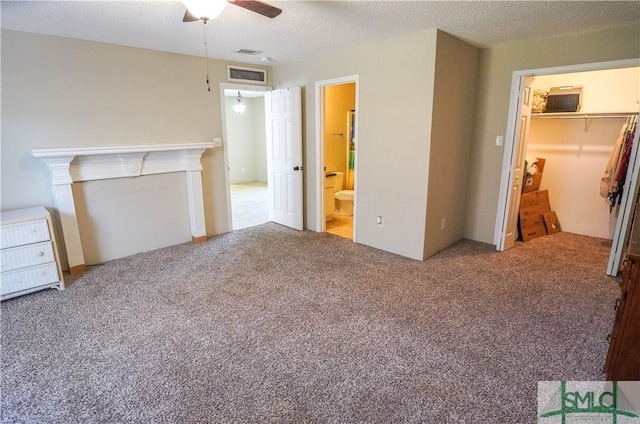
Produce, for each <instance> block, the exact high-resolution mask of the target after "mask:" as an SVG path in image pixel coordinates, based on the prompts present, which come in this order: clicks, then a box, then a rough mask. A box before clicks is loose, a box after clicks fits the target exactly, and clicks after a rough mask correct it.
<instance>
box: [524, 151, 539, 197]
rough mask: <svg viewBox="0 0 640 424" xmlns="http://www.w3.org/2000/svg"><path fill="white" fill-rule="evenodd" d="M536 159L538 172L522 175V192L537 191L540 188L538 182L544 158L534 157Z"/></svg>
mask: <svg viewBox="0 0 640 424" xmlns="http://www.w3.org/2000/svg"><path fill="white" fill-rule="evenodd" d="M536 159H537V160H538V162H537V163H538V172H537V173H536V175H527V174H525V176H524V181H522V192H523V193H531V192H532V191H538V190H539V189H540V183H541V182H542V172H543V171H544V163H545V160H544V159H542V158H536Z"/></svg>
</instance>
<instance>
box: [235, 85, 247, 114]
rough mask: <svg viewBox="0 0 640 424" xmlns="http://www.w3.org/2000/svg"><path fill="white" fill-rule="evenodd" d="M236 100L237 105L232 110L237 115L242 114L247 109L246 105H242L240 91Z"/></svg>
mask: <svg viewBox="0 0 640 424" xmlns="http://www.w3.org/2000/svg"><path fill="white" fill-rule="evenodd" d="M236 100H237V102H238V103H236V104H235V105H233V110H235V111H236V112H238V113H242V112H244V110H245V109H246V108H247V105H245V104H244V103H242V94H240V90H238V97H236Z"/></svg>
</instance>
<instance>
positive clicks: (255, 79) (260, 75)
mask: <svg viewBox="0 0 640 424" xmlns="http://www.w3.org/2000/svg"><path fill="white" fill-rule="evenodd" d="M227 80H228V81H234V82H250V83H253V84H262V85H266V84H267V70H266V69H253V68H242V67H240V66H231V65H227Z"/></svg>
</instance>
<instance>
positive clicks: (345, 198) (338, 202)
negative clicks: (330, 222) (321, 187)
mask: <svg viewBox="0 0 640 424" xmlns="http://www.w3.org/2000/svg"><path fill="white" fill-rule="evenodd" d="M336 174H337V179H336V184H335V188H336V191H335V194H334V195H333V197H334V199H335V213H336V214H337V215H343V216H353V190H342V183H343V181H344V173H342V172H336Z"/></svg>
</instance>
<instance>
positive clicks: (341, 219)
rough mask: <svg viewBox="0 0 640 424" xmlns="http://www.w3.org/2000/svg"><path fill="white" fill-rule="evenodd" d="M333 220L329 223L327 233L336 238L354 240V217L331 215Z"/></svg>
mask: <svg viewBox="0 0 640 424" xmlns="http://www.w3.org/2000/svg"><path fill="white" fill-rule="evenodd" d="M331 216H332V217H333V219H332V220H331V221H327V233H331V234H335V235H336V236H340V237H344V238H348V239H351V240H352V239H353V217H352V216H344V215H337V214H335V213H334V214H333V215H331Z"/></svg>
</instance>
